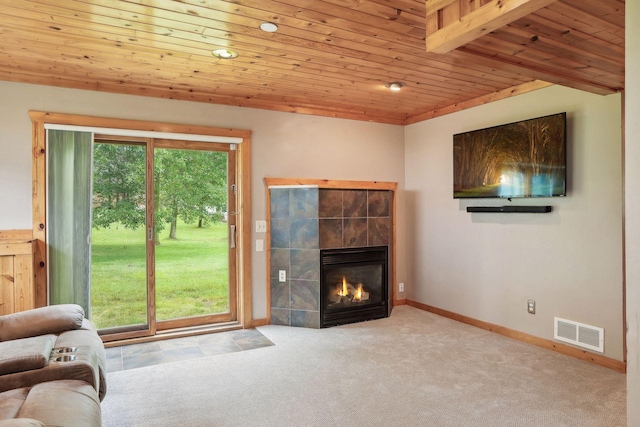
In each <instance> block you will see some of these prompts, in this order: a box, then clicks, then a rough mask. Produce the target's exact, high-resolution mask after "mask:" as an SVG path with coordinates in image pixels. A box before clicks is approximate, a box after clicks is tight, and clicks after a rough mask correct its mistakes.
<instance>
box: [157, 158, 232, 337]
mask: <svg viewBox="0 0 640 427" xmlns="http://www.w3.org/2000/svg"><path fill="white" fill-rule="evenodd" d="M228 163H229V155H228V153H227V152H224V151H206V150H201V149H199V150H191V149H189V150H187V149H177V148H157V147H156V148H155V149H154V198H155V203H154V206H155V295H156V299H155V303H156V304H155V307H156V319H157V320H158V322H162V324H159V325H158V329H167V328H172V327H178V326H186V325H191V324H199V323H211V322H212V321H226V320H231V319H232V317H233V316H232V314H231V312H232V309H234V308H235V307H234V304H233V302H232V295H233V292H231V286H230V275H229V270H230V269H229V265H230V249H229V240H230V237H229V229H230V227H229V223H230V221H229V216H230V214H229V202H228V188H229V182H228V175H229V173H228V172H229V171H228ZM233 219H235V218H232V220H233ZM194 318H197V319H194ZM189 319H191V320H189Z"/></svg>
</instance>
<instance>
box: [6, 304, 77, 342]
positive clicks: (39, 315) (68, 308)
mask: <svg viewBox="0 0 640 427" xmlns="http://www.w3.org/2000/svg"><path fill="white" fill-rule="evenodd" d="M83 320H84V310H83V309H82V307H80V306H79V305H76V304H59V305H50V306H47V307H41V308H35V309H33V310H27V311H21V312H18V313H12V314H7V315H5V316H0V341H9V340H14V339H18V338H27V337H34V336H37V335H45V334H58V333H60V332H64V331H70V330H73V329H78V328H80V327H82V321H83Z"/></svg>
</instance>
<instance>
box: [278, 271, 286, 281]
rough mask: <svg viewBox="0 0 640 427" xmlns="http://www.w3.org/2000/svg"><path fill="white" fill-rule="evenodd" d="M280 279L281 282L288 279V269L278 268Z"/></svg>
mask: <svg viewBox="0 0 640 427" xmlns="http://www.w3.org/2000/svg"><path fill="white" fill-rule="evenodd" d="M278 280H279V281H281V282H286V281H287V270H278Z"/></svg>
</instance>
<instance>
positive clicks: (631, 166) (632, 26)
mask: <svg viewBox="0 0 640 427" xmlns="http://www.w3.org/2000/svg"><path fill="white" fill-rule="evenodd" d="M625 8H626V9H625V20H626V30H625V31H626V36H625V40H626V44H625V49H626V54H625V57H626V60H625V61H626V65H625V67H626V68H625V70H626V71H625V73H626V75H627V76H639V75H640V55H638V53H639V52H640V27H638V22H640V2H637V1H628V2H626V3H625ZM624 99H625V111H624V116H625V120H624V123H625V155H624V157H625V240H626V241H625V243H626V259H627V262H626V286H627V328H628V332H627V425H629V426H639V425H640V405H638V402H640V370H639V367H640V352H639V351H638V350H639V346H640V336H639V335H638V321H639V317H640V263H639V262H638V260H640V120H638V117H640V82H638V79H634V78H627V79H626V82H625V97H624Z"/></svg>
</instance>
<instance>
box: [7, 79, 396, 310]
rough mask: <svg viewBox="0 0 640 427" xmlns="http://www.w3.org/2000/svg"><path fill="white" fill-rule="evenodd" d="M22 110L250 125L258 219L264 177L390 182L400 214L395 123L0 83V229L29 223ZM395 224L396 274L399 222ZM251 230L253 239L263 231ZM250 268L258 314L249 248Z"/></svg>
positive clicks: (26, 128)
mask: <svg viewBox="0 0 640 427" xmlns="http://www.w3.org/2000/svg"><path fill="white" fill-rule="evenodd" d="M29 110H40V111H49V112H57V113H67V114H82V115H90V116H101V117H113V118H126V119H136V120H153V121H159V122H170V123H183V124H194V125H204V126H216V127H226V128H236V129H248V130H252V131H253V136H252V162H251V173H252V182H251V185H252V201H251V202H252V212H251V215H252V220H253V221H255V220H257V219H264V218H265V187H264V183H263V178H264V177H295V178H318V179H323V178H327V179H343V180H363V181H373V180H377V181H394V182H398V188H399V191H398V197H399V200H398V215H399V216H401V217H402V216H404V212H403V210H402V209H403V206H404V202H403V194H402V190H403V188H404V183H403V181H404V149H403V131H402V128H401V127H400V126H392V125H382V124H375V123H367V122H359V121H353V120H341V119H332V118H325V117H313V116H304V115H296V114H291V113H279V112H272V111H263V110H255V109H245V108H239V107H228V106H221V105H212V104H204V103H195V102H185V101H173V100H165V99H158V98H146V97H139V96H127V95H116V94H107V93H99V92H91V91H81V90H73V89H61V88H55V87H47V86H38V85H27V84H18V83H9V82H0V230H10V229H30V228H31V122H30V119H29V116H28V114H27V112H28V111H29ZM398 227H399V229H398V241H397V242H398V260H399V261H400V262H399V265H398V280H400V281H403V280H404V278H405V267H404V266H405V264H404V260H405V258H406V255H405V254H404V228H403V224H399V225H398ZM254 230H255V228H254V227H253V226H252V234H253V237H254V239H255V238H264V234H260V235H258V236H256V234H255V231H254ZM253 246H254V247H255V245H253ZM251 267H252V278H253V318H254V319H260V318H264V317H266V310H267V307H266V289H267V282H266V253H265V252H253V260H252V266H251Z"/></svg>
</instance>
